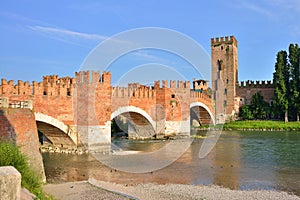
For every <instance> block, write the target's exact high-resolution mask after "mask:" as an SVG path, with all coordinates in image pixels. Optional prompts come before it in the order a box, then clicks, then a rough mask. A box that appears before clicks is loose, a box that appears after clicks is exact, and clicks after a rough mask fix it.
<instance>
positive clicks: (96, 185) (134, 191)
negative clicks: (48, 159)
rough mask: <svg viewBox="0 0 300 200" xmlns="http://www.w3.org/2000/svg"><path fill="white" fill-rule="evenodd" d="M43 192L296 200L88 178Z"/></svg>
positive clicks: (284, 195) (92, 196)
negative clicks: (118, 182)
mask: <svg viewBox="0 0 300 200" xmlns="http://www.w3.org/2000/svg"><path fill="white" fill-rule="evenodd" d="M44 190H45V192H46V193H48V194H51V195H53V196H54V197H55V198H56V199H58V200H60V199H64V200H69V199H87V200H88V199H141V200H152V199H178V200H179V199H208V200H209V199H229V200H232V199H270V200H271V199H272V200H273V199H275V200H276V199H278V200H281V199H289V200H300V197H298V196H295V195H292V194H288V193H286V192H281V191H269V190H249V191H241V190H230V189H227V188H222V187H219V186H214V185H212V186H202V185H200V186H195V185H182V184H167V185H158V184H153V183H145V184H136V185H127V184H115V183H110V182H104V181H98V180H95V179H89V180H88V181H81V182H68V183H63V184H48V185H45V186H44Z"/></svg>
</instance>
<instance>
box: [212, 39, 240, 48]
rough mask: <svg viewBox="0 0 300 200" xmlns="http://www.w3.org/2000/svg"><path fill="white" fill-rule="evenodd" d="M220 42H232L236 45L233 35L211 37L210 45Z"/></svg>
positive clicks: (219, 43)
mask: <svg viewBox="0 0 300 200" xmlns="http://www.w3.org/2000/svg"><path fill="white" fill-rule="evenodd" d="M221 44H234V45H235V46H237V45H238V42H237V40H236V39H235V37H234V36H230V37H228V36H226V37H217V38H211V46H214V47H215V46H219V45H221Z"/></svg>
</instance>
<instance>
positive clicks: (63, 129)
mask: <svg viewBox="0 0 300 200" xmlns="http://www.w3.org/2000/svg"><path fill="white" fill-rule="evenodd" d="M34 115H35V120H36V122H37V128H38V130H40V131H41V132H42V133H43V134H44V135H45V136H46V137H47V138H48V139H50V140H51V142H53V144H54V145H58V143H60V145H61V146H63V145H64V144H65V145H67V146H74V145H76V144H77V134H76V133H74V131H73V130H72V129H71V128H70V126H68V125H66V124H64V123H63V122H62V121H60V120H58V119H55V118H53V117H51V116H49V115H45V114H43V113H34ZM54 132H56V133H54ZM58 136H59V138H60V139H59V140H60V141H59V140H57V139H55V138H57V137H58ZM62 138H63V139H62Z"/></svg>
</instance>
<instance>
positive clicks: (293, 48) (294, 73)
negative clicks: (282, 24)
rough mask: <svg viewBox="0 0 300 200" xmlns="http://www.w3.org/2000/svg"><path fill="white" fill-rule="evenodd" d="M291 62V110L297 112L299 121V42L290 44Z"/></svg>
mask: <svg viewBox="0 0 300 200" xmlns="http://www.w3.org/2000/svg"><path fill="white" fill-rule="evenodd" d="M289 63H290V67H291V83H290V105H291V110H293V111H294V112H295V115H296V120H297V121H299V109H300V72H299V67H300V48H299V46H298V44H296V45H294V44H290V46H289Z"/></svg>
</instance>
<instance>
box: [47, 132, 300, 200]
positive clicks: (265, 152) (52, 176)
mask: <svg viewBox="0 0 300 200" xmlns="http://www.w3.org/2000/svg"><path fill="white" fill-rule="evenodd" d="M197 134H199V133H197ZM200 134H204V133H202V132H201V133H200ZM203 140H204V138H199V139H194V141H193V142H192V144H191V146H190V147H189V148H188V149H187V151H186V152H185V153H184V154H183V155H182V156H181V157H180V158H179V159H178V160H177V161H175V162H174V163H172V164H171V165H169V166H167V167H165V168H163V169H160V170H158V171H154V172H149V173H126V172H122V171H119V170H114V169H111V168H109V167H107V166H105V165H104V164H102V163H101V162H99V161H98V160H97V159H95V158H94V157H93V156H92V155H71V154H55V153H43V159H44V166H45V172H46V177H47V181H48V182H50V183H61V182H67V181H80V180H86V179H88V178H91V177H93V178H95V179H97V180H103V181H110V182H116V183H124V184H136V183H145V182H153V183H160V184H167V183H180V184H193V185H199V184H204V185H211V184H215V185H220V186H223V187H227V188H231V189H240V190H249V189H251V190H252V189H267V190H283V191H287V192H291V193H294V194H296V195H298V196H300V132H255V131H223V133H222V134H221V136H220V138H219V140H218V142H217V144H216V146H215V147H214V149H213V150H212V151H211V152H210V153H209V154H208V156H207V157H205V158H203V159H199V149H200V147H201V145H202V142H203ZM113 142H114V144H115V145H117V146H118V147H120V148H122V149H123V150H129V151H141V152H149V151H155V150H157V149H160V148H161V147H163V146H164V145H166V144H167V143H168V142H169V141H162V140H156V141H155V140H151V141H131V140H125V139H123V140H114V141H113Z"/></svg>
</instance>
